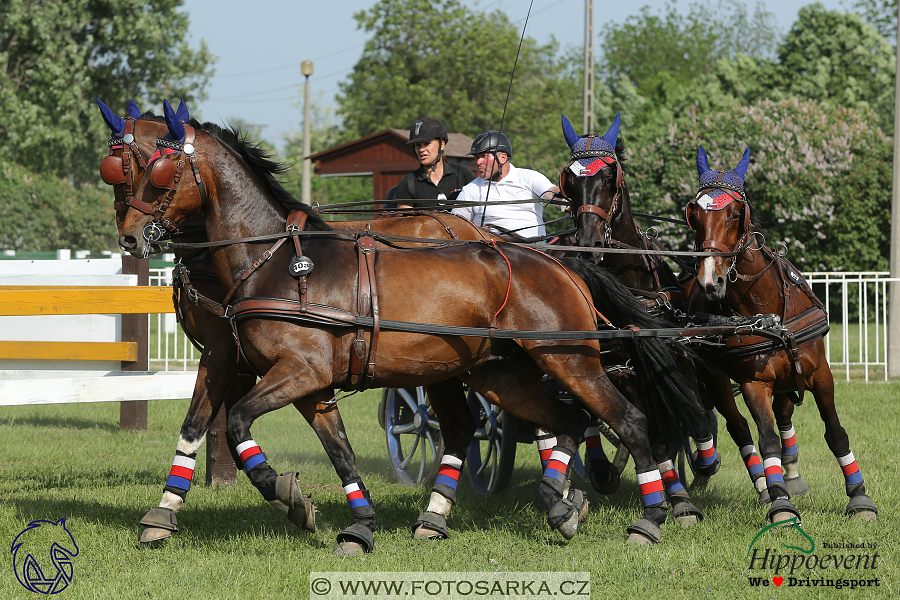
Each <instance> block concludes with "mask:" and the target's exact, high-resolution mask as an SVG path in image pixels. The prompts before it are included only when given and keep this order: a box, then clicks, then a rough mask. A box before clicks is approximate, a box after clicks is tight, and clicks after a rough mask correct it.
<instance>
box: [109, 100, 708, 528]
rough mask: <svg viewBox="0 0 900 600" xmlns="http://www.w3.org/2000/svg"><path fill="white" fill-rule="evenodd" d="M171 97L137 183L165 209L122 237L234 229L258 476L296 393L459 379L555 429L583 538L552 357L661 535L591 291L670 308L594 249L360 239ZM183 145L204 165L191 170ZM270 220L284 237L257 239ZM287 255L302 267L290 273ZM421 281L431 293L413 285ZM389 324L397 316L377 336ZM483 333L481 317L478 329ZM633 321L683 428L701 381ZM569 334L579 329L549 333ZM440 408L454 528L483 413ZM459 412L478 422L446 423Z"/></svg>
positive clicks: (225, 255) (226, 264) (556, 501)
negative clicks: (268, 431)
mask: <svg viewBox="0 0 900 600" xmlns="http://www.w3.org/2000/svg"><path fill="white" fill-rule="evenodd" d="M165 106H166V113H165V114H166V120H167V124H168V126H169V134H167V136H166V138H167V139H161V140H159V144H160V145H159V148H158V152H159V156H158V157H156V160H155V161H153V162H152V163H151V167H150V169H149V170H148V173H147V174H146V175H145V176H144V178H143V180H142V181H141V183H140V186H139V188H138V190H137V194H136V201H137V202H141V203H143V205H145V206H147V207H149V208H150V209H152V212H153V214H144V213H142V212H139V211H136V210H129V211H128V213H127V215H126V219H125V225H124V227H123V234H122V236H121V238H120V245H121V246H122V247H123V248H126V249H127V250H128V251H129V252H131V253H132V254H133V255H135V256H144V254H145V252H148V251H149V246H150V245H151V243H152V239H153V238H152V236H151V235H147V236H146V237H145V231H147V228H148V227H149V228H151V229H152V227H153V224H154V222H156V223H158V222H159V221H158V218H159V217H161V216H162V215H163V214H165V215H166V217H165V218H166V219H169V221H170V222H171V223H173V224H174V225H176V226H177V224H179V223H181V222H183V221H184V220H185V219H186V218H187V217H189V216H191V215H193V214H196V213H202V214H203V215H204V216H205V219H206V225H207V231H208V232H209V236H210V239H211V240H214V241H218V240H221V241H222V243H221V244H220V245H216V246H215V247H214V248H213V249H212V256H213V262H214V265H215V267H216V272H217V273H218V275H219V279H220V281H221V282H222V283H223V285H225V286H226V287H228V288H229V294H228V295H227V298H226V300H227V301H226V302H225V303H224V304H225V306H220V307H219V308H218V310H220V311H221V314H223V315H225V316H227V317H229V319H230V320H231V322H232V324H233V326H234V329H235V333H236V337H237V339H238V340H239V342H240V347H241V349H242V352H243V353H244V355H245V357H246V358H247V360H248V362H249V363H250V364H251V365H253V366H254V368H255V369H256V370H258V371H259V372H260V373H263V376H262V379H261V380H260V382H259V383H258V384H257V385H256V386H255V387H254V388H253V389H252V390H251V391H250V392H249V393H248V394H247V395H246V396H245V397H244V398H242V399H241V400H239V401H238V402H237V403H236V404H235V406H234V407H232V410H231V411H230V413H229V416H228V434H227V437H228V443H229V445H230V446H231V447H232V448H234V450H235V452H236V453H237V454H239V455H241V459H242V461H243V465H244V469H245V471H246V472H247V474H248V477H249V478H250V480H251V482H252V483H253V484H254V485H255V486H256V487H257V488H259V489H261V490H269V489H271V488H272V487H273V484H274V483H275V482H276V480H277V475H276V472H275V471H274V469H272V468H271V466H269V464H268V462H267V460H266V458H265V456H264V455H262V453H261V450H260V449H259V446H258V444H257V443H256V442H255V441H253V439H252V436H251V434H250V427H251V425H252V422H253V421H254V420H255V419H256V418H258V417H259V416H260V415H262V414H265V413H267V412H269V411H271V410H275V409H277V408H281V407H283V406H285V405H287V404H290V403H293V402H296V401H298V400H300V401H307V400H309V399H317V398H323V397H331V395H332V389H333V388H335V387H341V388H349V387H351V386H353V385H355V384H357V383H359V382H360V381H363V382H364V383H365V384H367V385H369V386H372V387H380V386H384V387H410V386H416V385H428V384H440V383H441V382H443V381H445V380H446V379H447V378H450V377H460V378H461V379H462V380H463V381H465V382H466V383H467V384H468V385H469V386H470V387H472V388H473V389H475V390H476V391H478V392H480V393H481V394H482V395H483V396H484V397H485V398H487V399H488V400H489V401H491V402H492V403H495V404H497V405H498V406H500V407H501V408H503V409H504V410H507V411H509V412H510V413H511V414H513V415H514V416H517V417H519V418H523V419H525V420H528V421H531V422H534V423H537V424H538V425H540V426H542V427H544V428H545V429H547V430H549V431H553V432H556V434H557V442H558V444H557V445H556V446H555V447H554V450H553V453H552V457H551V459H550V460H549V462H548V466H547V468H546V469H545V472H544V477H543V479H542V480H541V484H540V486H539V488H540V491H539V495H540V497H541V498H542V500H543V502H544V504H545V507H546V508H547V511H548V522H549V523H550V525H551V526H552V527H553V528H554V529H557V530H559V531H560V532H561V533H562V534H563V535H564V537H566V538H568V537H571V536H572V535H574V533H575V529H576V528H577V518H576V517H577V513H579V504H580V503H579V502H578V499H577V497H572V496H571V494H570V495H569V496H564V495H563V482H564V480H565V476H566V475H565V474H566V471H567V470H568V465H569V462H570V459H571V457H572V456H573V455H574V452H575V448H576V444H577V441H579V440H580V438H581V436H582V435H583V432H584V425H585V423H586V419H587V416H586V414H585V413H584V412H583V411H582V409H581V408H580V407H579V406H576V405H567V404H565V403H562V402H559V401H558V400H556V399H554V398H551V397H550V396H549V395H548V393H547V392H546V390H544V388H543V387H542V386H541V385H540V379H541V372H545V373H547V374H549V375H550V376H552V377H553V378H554V379H556V380H557V381H558V382H559V383H560V384H562V385H563V386H564V387H565V388H566V389H567V390H568V391H569V392H570V393H572V394H573V395H574V396H575V397H576V398H577V399H579V400H580V401H581V403H582V404H583V405H584V406H585V407H587V408H589V409H590V410H591V412H593V413H594V414H596V415H598V416H599V417H601V418H603V420H604V421H606V422H607V423H609V424H610V425H611V427H612V428H613V430H614V431H615V432H616V433H617V434H618V435H619V437H620V439H622V440H624V442H625V443H626V445H627V446H628V447H629V449H630V450H631V451H632V455H633V456H634V458H635V468H636V471H637V473H638V481H639V482H640V484H641V491H642V502H643V505H644V516H643V518H641V519H639V520H638V521H637V522H636V523H634V524H633V525H631V526H630V527H629V528H628V530H629V532H630V533H631V534H632V535H633V536H642V537H643V538H644V539H650V540H651V541H658V540H659V539H660V530H659V524H660V523H661V522H662V520H664V519H665V515H666V507H665V498H664V495H663V494H662V489H663V488H662V482H661V476H660V474H659V470H658V469H657V468H656V465H655V464H654V463H653V461H652V455H651V452H650V448H649V442H648V440H647V427H646V422H647V418H646V417H645V416H644V415H643V414H642V413H641V412H640V411H638V410H637V409H635V408H634V407H633V406H631V404H630V403H628V402H627V401H626V400H625V398H624V397H622V395H621V394H620V393H619V392H618V391H617V390H616V389H615V388H614V387H613V386H612V384H611V383H610V381H609V379H608V378H607V376H606V374H605V372H604V371H603V366H602V364H601V361H600V347H599V343H598V341H597V339H596V338H592V337H591V336H592V335H593V334H596V330H597V318H598V314H597V309H595V308H594V307H593V305H592V301H593V302H594V303H596V304H599V305H600V309H602V310H603V311H604V312H608V313H609V314H613V315H616V317H615V319H616V320H619V323H621V324H622V325H625V324H629V323H631V324H634V325H635V327H637V328H652V327H654V326H655V324H656V323H657V322H656V321H655V320H653V319H652V318H651V317H650V316H649V315H648V314H647V313H646V311H644V310H643V307H642V306H641V305H640V304H639V303H637V302H635V301H634V299H633V297H632V296H631V295H630V294H628V293H627V292H626V291H625V290H624V288H622V286H621V285H620V284H619V283H618V282H617V280H615V278H613V277H611V276H609V274H608V273H606V272H605V271H604V270H602V269H599V268H597V267H595V266H593V265H589V264H588V263H585V262H579V261H569V263H567V266H568V269H567V268H563V267H562V265H560V264H559V263H558V262H556V261H554V260H553V259H551V258H550V257H548V256H547V255H545V254H543V253H541V252H539V251H537V250H535V249H532V248H523V247H518V246H514V245H510V244H504V243H499V244H498V243H496V242H493V241H492V242H490V243H471V242H470V243H468V244H465V245H449V246H448V247H445V248H440V249H409V250H392V249H388V250H378V251H376V250H375V247H376V244H375V241H374V240H373V239H372V238H371V237H370V236H368V235H361V236H359V237H358V238H357V239H356V240H354V239H353V238H349V237H348V236H346V235H341V233H340V231H337V230H334V229H333V228H331V227H330V226H329V225H328V224H327V223H325V222H324V221H322V220H321V219H320V218H319V217H318V216H317V215H316V214H315V213H313V212H312V211H311V209H309V208H308V207H305V206H304V205H302V204H300V203H298V202H296V200H294V199H293V198H292V197H290V196H288V195H286V194H284V193H280V192H279V190H278V189H276V188H273V187H272V185H271V184H272V181H271V180H270V179H267V178H265V177H260V176H259V174H257V173H254V172H253V171H252V169H250V168H248V166H247V165H246V164H245V163H243V161H242V160H240V151H239V148H240V146H241V145H242V142H241V141H240V140H238V139H237V138H236V137H235V136H234V134H233V132H229V131H225V130H221V129H219V128H218V127H215V126H212V125H205V126H204V128H203V129H199V130H197V129H195V128H194V127H192V126H190V125H186V124H184V123H182V122H180V121H179V120H178V119H177V118H176V117H175V113H174V111H173V110H172V109H171V107H169V106H168V103H165ZM185 161H189V162H190V163H191V166H192V170H193V174H192V173H191V172H190V171H185V170H184V166H185ZM182 173H184V177H180V178H179V175H180V174H182ZM281 192H283V190H281ZM298 216H299V217H300V219H299V220H297V217H298ZM289 219H290V220H289ZM299 223H302V226H301V225H300V224H299ZM286 224H287V225H286ZM295 225H296V226H295ZM286 227H287V230H286ZM260 235H262V236H266V237H269V238H271V237H272V236H273V235H274V236H277V237H278V239H279V240H280V241H279V242H276V243H275V246H274V247H273V248H270V249H269V250H266V251H265V252H262V253H260V252H259V250H258V249H257V248H258V243H259V242H260V241H261V240H260V239H259V238H258V236H260ZM248 236H249V237H248ZM253 237H255V238H256V239H251V238H253ZM288 237H290V238H292V239H293V242H294V243H293V249H294V250H295V252H294V253H293V255H292V253H289V252H278V251H277V250H278V249H279V248H280V246H281V245H282V244H281V242H283V241H284V240H285V239H287V238H288ZM301 237H302V238H304V239H305V240H306V241H305V242H304V243H303V245H301V242H300V238H301ZM285 245H286V246H287V247H288V248H289V249H291V244H285ZM304 246H305V247H304ZM301 253H302V256H301ZM374 256H377V260H378V268H377V269H376V268H374V267H373V266H372V260H373V257H374ZM290 270H293V273H294V275H296V276H298V277H300V279H299V280H298V279H295V278H293V277H291V272H290ZM367 282H368V283H367ZM410 286H418V287H419V288H420V289H421V290H422V293H421V294H419V295H417V296H415V297H410V295H409V293H408V291H409V289H410ZM376 290H377V292H376ZM592 291H593V294H592V293H591V292H592ZM620 319H624V320H620ZM298 321H299V322H300V324H301V325H302V326H298V323H297V322H298ZM379 323H380V324H382V325H384V326H385V327H384V329H383V330H382V331H381V332H380V335H379V334H378V333H377V332H378V331H379ZM393 323H399V325H391V324H393ZM401 325H402V327H401ZM393 327H397V329H394V328H393ZM422 327H425V328H426V329H425V332H424V333H423V332H422V331H423V330H422V329H421V328H422ZM434 328H437V329H434ZM473 328H474V329H473ZM523 330H524V331H530V332H532V333H530V334H527V335H526V334H525V333H523ZM476 331H477V332H483V333H479V335H473V333H472V332H476ZM534 332H542V333H541V334H540V335H538V334H535V333H534ZM560 332H579V333H578V337H579V338H583V335H584V332H587V334H588V339H571V338H569V336H566V335H565V334H564V333H560ZM614 333H615V334H616V335H619V334H621V333H622V332H621V330H618V331H615V332H614ZM481 335H484V336H485V337H481ZM627 335H629V336H634V337H635V339H634V340H633V341H632V344H631V345H632V346H633V347H634V352H635V353H637V354H641V355H642V356H643V358H644V360H645V362H647V363H648V364H649V365H650V368H648V369H647V370H646V371H644V372H642V373H641V376H642V377H644V378H645V379H646V381H647V387H648V388H653V389H654V390H656V393H654V394H652V395H651V400H652V402H655V403H658V405H657V406H654V407H653V408H655V409H657V410H659V411H667V414H668V417H669V423H670V424H671V425H672V427H677V426H678V425H679V424H685V423H689V422H692V421H693V420H694V418H695V413H700V411H699V409H698V407H696V406H695V405H693V404H691V399H690V398H689V397H687V396H685V394H684V393H683V392H681V387H687V386H688V385H689V384H688V382H686V381H683V379H684V378H683V376H681V373H680V372H679V371H678V369H677V368H676V365H675V364H674V361H673V360H672V353H671V351H670V350H669V348H668V346H666V345H665V344H663V343H662V342H661V341H660V340H659V339H654V338H651V337H644V336H640V335H638V334H637V333H633V332H629V333H628V334H627ZM558 337H563V338H569V339H562V340H560V339H548V338H558ZM375 346H377V351H376V350H375V348H374V347H375ZM376 358H377V368H376ZM352 364H358V365H359V366H361V367H362V369H361V371H356V370H355V369H356V366H354V367H353V368H351V365H352ZM366 379H368V381H366ZM649 382H653V383H654V384H655V385H653V386H651V385H650V384H649ZM450 400H452V399H450ZM432 406H433V408H434V409H435V412H436V414H437V416H438V419H439V421H440V423H441V430H442V436H443V437H444V439H445V442H446V444H447V448H448V451H447V452H446V453H445V455H444V457H443V459H442V467H441V471H440V472H439V474H438V480H436V483H435V491H434V492H433V493H432V499H431V501H430V503H429V507H428V509H427V510H426V511H425V512H423V513H422V514H421V515H420V516H419V520H418V521H417V523H416V526H417V527H418V526H427V527H429V528H432V529H433V530H436V531H438V532H441V530H444V531H443V532H444V533H445V532H446V520H445V517H446V515H447V514H449V509H450V507H451V506H452V503H453V501H454V500H455V496H456V494H455V482H456V479H457V478H458V474H459V470H460V469H461V466H462V461H463V459H464V457H465V451H466V447H467V446H468V443H469V441H470V439H471V435H472V431H473V430H474V422H473V419H472V416H471V414H470V413H469V412H468V409H467V407H466V406H465V404H464V403H454V402H448V401H447V399H445V398H442V397H440V396H437V397H435V398H433V399H432ZM454 422H456V423H466V424H467V425H466V427H462V428H457V427H453V428H447V427H445V424H446V423H454ZM336 466H337V465H336ZM338 471H339V475H340V476H341V479H342V482H344V483H345V489H346V490H347V492H348V499H349V500H350V503H351V508H352V510H353V512H354V521H355V522H354V524H353V525H351V526H350V527H348V528H347V529H345V530H344V532H342V535H343V536H349V537H351V538H356V539H363V538H366V539H367V540H368V542H369V543H370V546H371V544H373V543H374V542H373V538H372V535H371V531H372V529H373V528H374V509H373V508H372V505H371V501H370V499H369V497H368V495H367V493H366V492H365V487H364V485H363V483H362V480H361V479H360V478H358V476H357V477H356V478H355V479H354V480H352V481H349V483H348V480H347V479H346V476H347V474H346V473H345V472H341V469H340V468H338ZM437 492H443V493H437ZM357 508H359V509H360V510H359V511H357ZM363 509H365V510H363ZM340 538H341V536H339V541H340Z"/></svg>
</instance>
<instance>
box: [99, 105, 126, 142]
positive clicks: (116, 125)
mask: <svg viewBox="0 0 900 600" xmlns="http://www.w3.org/2000/svg"><path fill="white" fill-rule="evenodd" d="M97 105H98V106H99V107H100V114H101V115H103V120H104V121H106V126H107V127H109V130H110V131H112V132H113V134H114V135H122V132H124V131H125V121H123V120H122V118H121V117H120V116H118V115H117V114H116V113H114V112H113V111H112V109H111V108H110V107H108V106H107V105H105V104H103V100H101V99H100V98H97Z"/></svg>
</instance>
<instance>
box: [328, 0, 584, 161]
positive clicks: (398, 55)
mask: <svg viewBox="0 0 900 600" xmlns="http://www.w3.org/2000/svg"><path fill="white" fill-rule="evenodd" d="M354 16H355V18H356V21H357V23H358V25H359V27H360V28H362V29H364V30H365V31H366V32H367V33H370V34H372V37H371V38H370V39H369V41H367V42H366V47H365V50H364V51H363V54H362V57H361V58H360V60H359V61H358V62H357V63H356V65H355V67H354V69H353V73H351V74H350V80H349V82H347V83H342V84H341V92H342V93H341V95H340V96H339V97H338V104H339V106H340V109H339V114H340V115H341V116H342V117H343V119H344V127H345V136H344V138H343V141H347V140H349V139H353V138H355V137H359V136H362V135H367V134H370V133H374V132H376V131H379V130H381V129H384V128H387V127H398V128H406V127H409V126H410V125H412V123H413V122H415V120H416V119H418V118H419V117H422V116H424V115H429V116H433V117H437V118H439V119H441V120H442V121H443V122H444V124H445V125H446V126H447V129H448V130H449V131H451V132H454V131H458V132H461V133H465V134H467V135H470V136H472V137H474V136H475V135H477V134H478V133H480V132H482V131H484V130H486V129H497V128H499V127H500V124H501V118H502V117H503V114H504V106H505V103H506V95H507V90H508V89H509V84H510V74H511V73H512V70H513V65H514V63H515V62H516V52H517V50H518V47H519V32H518V31H517V30H516V27H515V26H514V25H513V24H512V23H511V22H510V21H509V19H508V18H507V17H506V15H504V14H503V13H501V12H499V11H495V12H492V13H483V12H477V11H472V10H470V9H468V8H467V7H465V6H463V5H462V3H461V2H460V1H459V0H380V1H379V2H377V3H376V4H375V5H374V6H373V7H372V8H370V9H369V10H368V11H362V12H359V13H357V14H356V15H354ZM556 55H557V47H556V44H555V43H551V44H547V45H539V44H537V43H536V42H535V41H534V40H532V39H530V38H527V37H526V38H525V40H524V42H523V44H522V49H521V54H520V55H519V57H518V65H517V67H516V71H515V79H514V80H513V84H512V90H511V93H510V96H509V104H508V106H506V117H505V119H504V120H503V131H504V132H506V133H507V134H508V135H509V137H510V139H511V140H512V143H513V149H514V151H515V152H514V157H513V160H514V162H516V161H518V162H519V164H522V165H523V166H524V165H525V164H527V165H528V166H529V167H534V168H541V167H542V165H549V164H551V163H552V164H553V165H554V166H553V168H554V169H555V168H558V164H557V159H556V157H557V156H558V154H559V148H560V146H561V144H560V139H561V136H560V133H559V114H560V113H561V112H569V113H570V114H571V113H578V114H580V113H581V108H580V105H581V93H580V91H579V90H578V89H576V88H575V84H574V82H573V81H572V80H571V79H569V78H566V77H564V76H561V75H559V73H561V72H562V71H564V70H565V68H566V65H563V64H561V63H560V61H559V60H558V59H557V58H556Z"/></svg>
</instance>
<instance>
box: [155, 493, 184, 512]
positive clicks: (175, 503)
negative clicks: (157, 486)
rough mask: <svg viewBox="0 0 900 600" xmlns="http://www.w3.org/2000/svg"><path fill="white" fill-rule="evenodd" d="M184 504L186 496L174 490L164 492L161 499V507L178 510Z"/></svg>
mask: <svg viewBox="0 0 900 600" xmlns="http://www.w3.org/2000/svg"><path fill="white" fill-rule="evenodd" d="M182 506H184V498H182V497H181V496H179V495H178V494H173V493H172V492H163V495H162V500H160V501H159V507H160V508H170V509H172V510H174V511H175V512H178V511H179V510H181V507H182Z"/></svg>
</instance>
